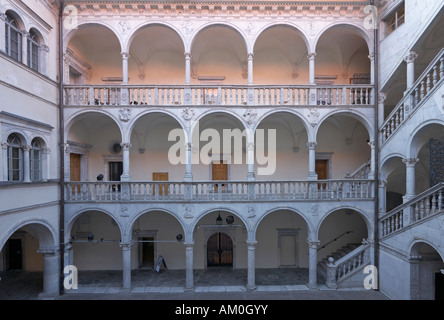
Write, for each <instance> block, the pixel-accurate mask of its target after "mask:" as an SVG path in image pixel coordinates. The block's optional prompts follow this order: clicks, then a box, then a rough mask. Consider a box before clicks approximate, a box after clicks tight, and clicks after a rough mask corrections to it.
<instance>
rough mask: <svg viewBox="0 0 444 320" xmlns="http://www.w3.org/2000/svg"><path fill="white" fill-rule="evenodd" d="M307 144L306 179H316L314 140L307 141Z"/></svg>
mask: <svg viewBox="0 0 444 320" xmlns="http://www.w3.org/2000/svg"><path fill="white" fill-rule="evenodd" d="M307 146H308V176H307V180H317V179H318V175H317V173H316V142H313V141H312V142H309V143H307Z"/></svg>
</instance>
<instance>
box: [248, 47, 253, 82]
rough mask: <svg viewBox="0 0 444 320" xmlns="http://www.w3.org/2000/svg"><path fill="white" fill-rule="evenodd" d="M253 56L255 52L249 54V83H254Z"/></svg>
mask: <svg viewBox="0 0 444 320" xmlns="http://www.w3.org/2000/svg"><path fill="white" fill-rule="evenodd" d="M253 56H254V53H249V54H247V61H248V84H250V85H252V84H253Z"/></svg>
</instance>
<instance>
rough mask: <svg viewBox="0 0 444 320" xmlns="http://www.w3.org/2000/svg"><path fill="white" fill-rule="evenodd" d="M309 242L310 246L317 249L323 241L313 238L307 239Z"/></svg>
mask: <svg viewBox="0 0 444 320" xmlns="http://www.w3.org/2000/svg"><path fill="white" fill-rule="evenodd" d="M307 243H308V247H309V248H310V249H317V248H318V246H319V244H320V243H321V241H319V240H311V239H307Z"/></svg>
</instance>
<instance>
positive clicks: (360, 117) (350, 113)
mask: <svg viewBox="0 0 444 320" xmlns="http://www.w3.org/2000/svg"><path fill="white" fill-rule="evenodd" d="M333 115H343V116H349V117H352V118H355V119H356V120H358V121H359V122H360V123H361V124H362V125H364V127H365V128H366V129H367V132H368V135H369V138H370V141H374V140H375V133H374V128H373V125H372V124H371V123H370V122H369V121H368V120H367V118H366V117H365V116H364V115H363V114H362V113H361V112H359V111H356V110H351V109H348V110H340V109H339V110H335V111H332V112H330V113H328V114H326V115H325V116H324V117H322V118H321V119H320V120H319V122H318V124H317V125H316V127H315V129H314V137H317V135H318V132H319V128H320V127H321V126H322V124H323V123H324V122H325V120H327V119H328V118H329V117H331V116H333Z"/></svg>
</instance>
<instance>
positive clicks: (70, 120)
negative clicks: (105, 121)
mask: <svg viewBox="0 0 444 320" xmlns="http://www.w3.org/2000/svg"><path fill="white" fill-rule="evenodd" d="M87 113H97V114H101V115H104V116H106V117H108V118H110V119H111V120H112V121H113V122H114V123H115V124H116V126H117V127H118V128H119V131H120V136H121V137H122V139H123V137H124V131H123V128H122V126H121V125H120V122H119V121H118V119H117V118H116V117H115V116H114V115H113V114H111V113H110V112H107V111H105V110H97V109H85V110H80V111H78V112H76V113H74V114H73V115H71V116H70V117H69V118H68V119H66V122H65V123H66V125H65V138H67V137H68V133H69V131H70V130H71V127H72V126H73V125H74V124H75V123H76V122H77V121H79V117H81V116H82V115H84V114H87Z"/></svg>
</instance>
